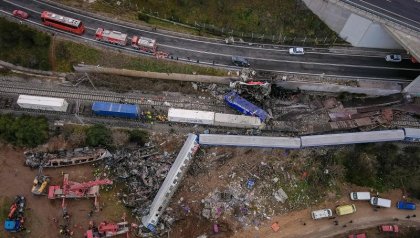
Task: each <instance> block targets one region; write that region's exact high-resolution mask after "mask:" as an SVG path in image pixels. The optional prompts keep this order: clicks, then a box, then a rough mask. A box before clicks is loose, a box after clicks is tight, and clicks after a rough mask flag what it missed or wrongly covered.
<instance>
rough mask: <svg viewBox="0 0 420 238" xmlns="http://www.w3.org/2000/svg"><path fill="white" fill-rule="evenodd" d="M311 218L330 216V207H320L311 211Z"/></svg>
mask: <svg viewBox="0 0 420 238" xmlns="http://www.w3.org/2000/svg"><path fill="white" fill-rule="evenodd" d="M311 215H312V219H314V220H318V219H322V218H327V217H332V215H333V214H332V211H331V209H322V210H316V211H313V212H311Z"/></svg>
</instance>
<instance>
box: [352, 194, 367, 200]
mask: <svg viewBox="0 0 420 238" xmlns="http://www.w3.org/2000/svg"><path fill="white" fill-rule="evenodd" d="M350 199H351V200H367V201H369V200H370V192H351V193H350Z"/></svg>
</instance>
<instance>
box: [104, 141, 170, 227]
mask: <svg viewBox="0 0 420 238" xmlns="http://www.w3.org/2000/svg"><path fill="white" fill-rule="evenodd" d="M175 156H176V155H175V154H171V153H167V152H163V153H162V154H160V153H158V152H157V150H156V148H155V147H154V146H149V147H145V148H141V149H138V150H118V151H115V152H114V154H113V157H112V158H109V159H107V160H106V169H107V170H109V172H110V173H111V175H112V176H114V177H115V179H116V180H117V181H119V182H121V183H122V184H123V186H124V188H123V189H122V190H121V191H120V192H119V193H118V194H117V195H118V197H119V199H120V200H121V201H122V203H123V204H124V205H125V206H126V207H128V208H131V209H132V214H133V216H134V217H136V218H137V219H138V220H141V217H142V216H144V215H146V214H147V212H148V207H149V206H150V204H151V202H152V201H153V198H154V196H155V195H156V193H157V191H158V190H159V188H160V186H161V184H162V183H163V180H164V179H165V177H166V175H167V173H168V171H169V169H170V168H171V165H172V163H173V161H174V160H175ZM168 219H169V218H168ZM169 220H170V219H169Z"/></svg>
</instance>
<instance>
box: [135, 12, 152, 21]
mask: <svg viewBox="0 0 420 238" xmlns="http://www.w3.org/2000/svg"><path fill="white" fill-rule="evenodd" d="M137 19H139V20H140V21H144V22H149V21H150V17H149V16H148V15H146V14H144V13H142V12H139V13H138V14H137Z"/></svg>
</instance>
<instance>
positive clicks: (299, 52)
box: [289, 47, 305, 55]
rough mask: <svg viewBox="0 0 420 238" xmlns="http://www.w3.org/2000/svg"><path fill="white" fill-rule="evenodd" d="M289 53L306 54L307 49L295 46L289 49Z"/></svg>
mask: <svg viewBox="0 0 420 238" xmlns="http://www.w3.org/2000/svg"><path fill="white" fill-rule="evenodd" d="M289 54H291V55H304V54H305V51H304V50H303V48H301V47H293V48H290V49H289Z"/></svg>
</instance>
